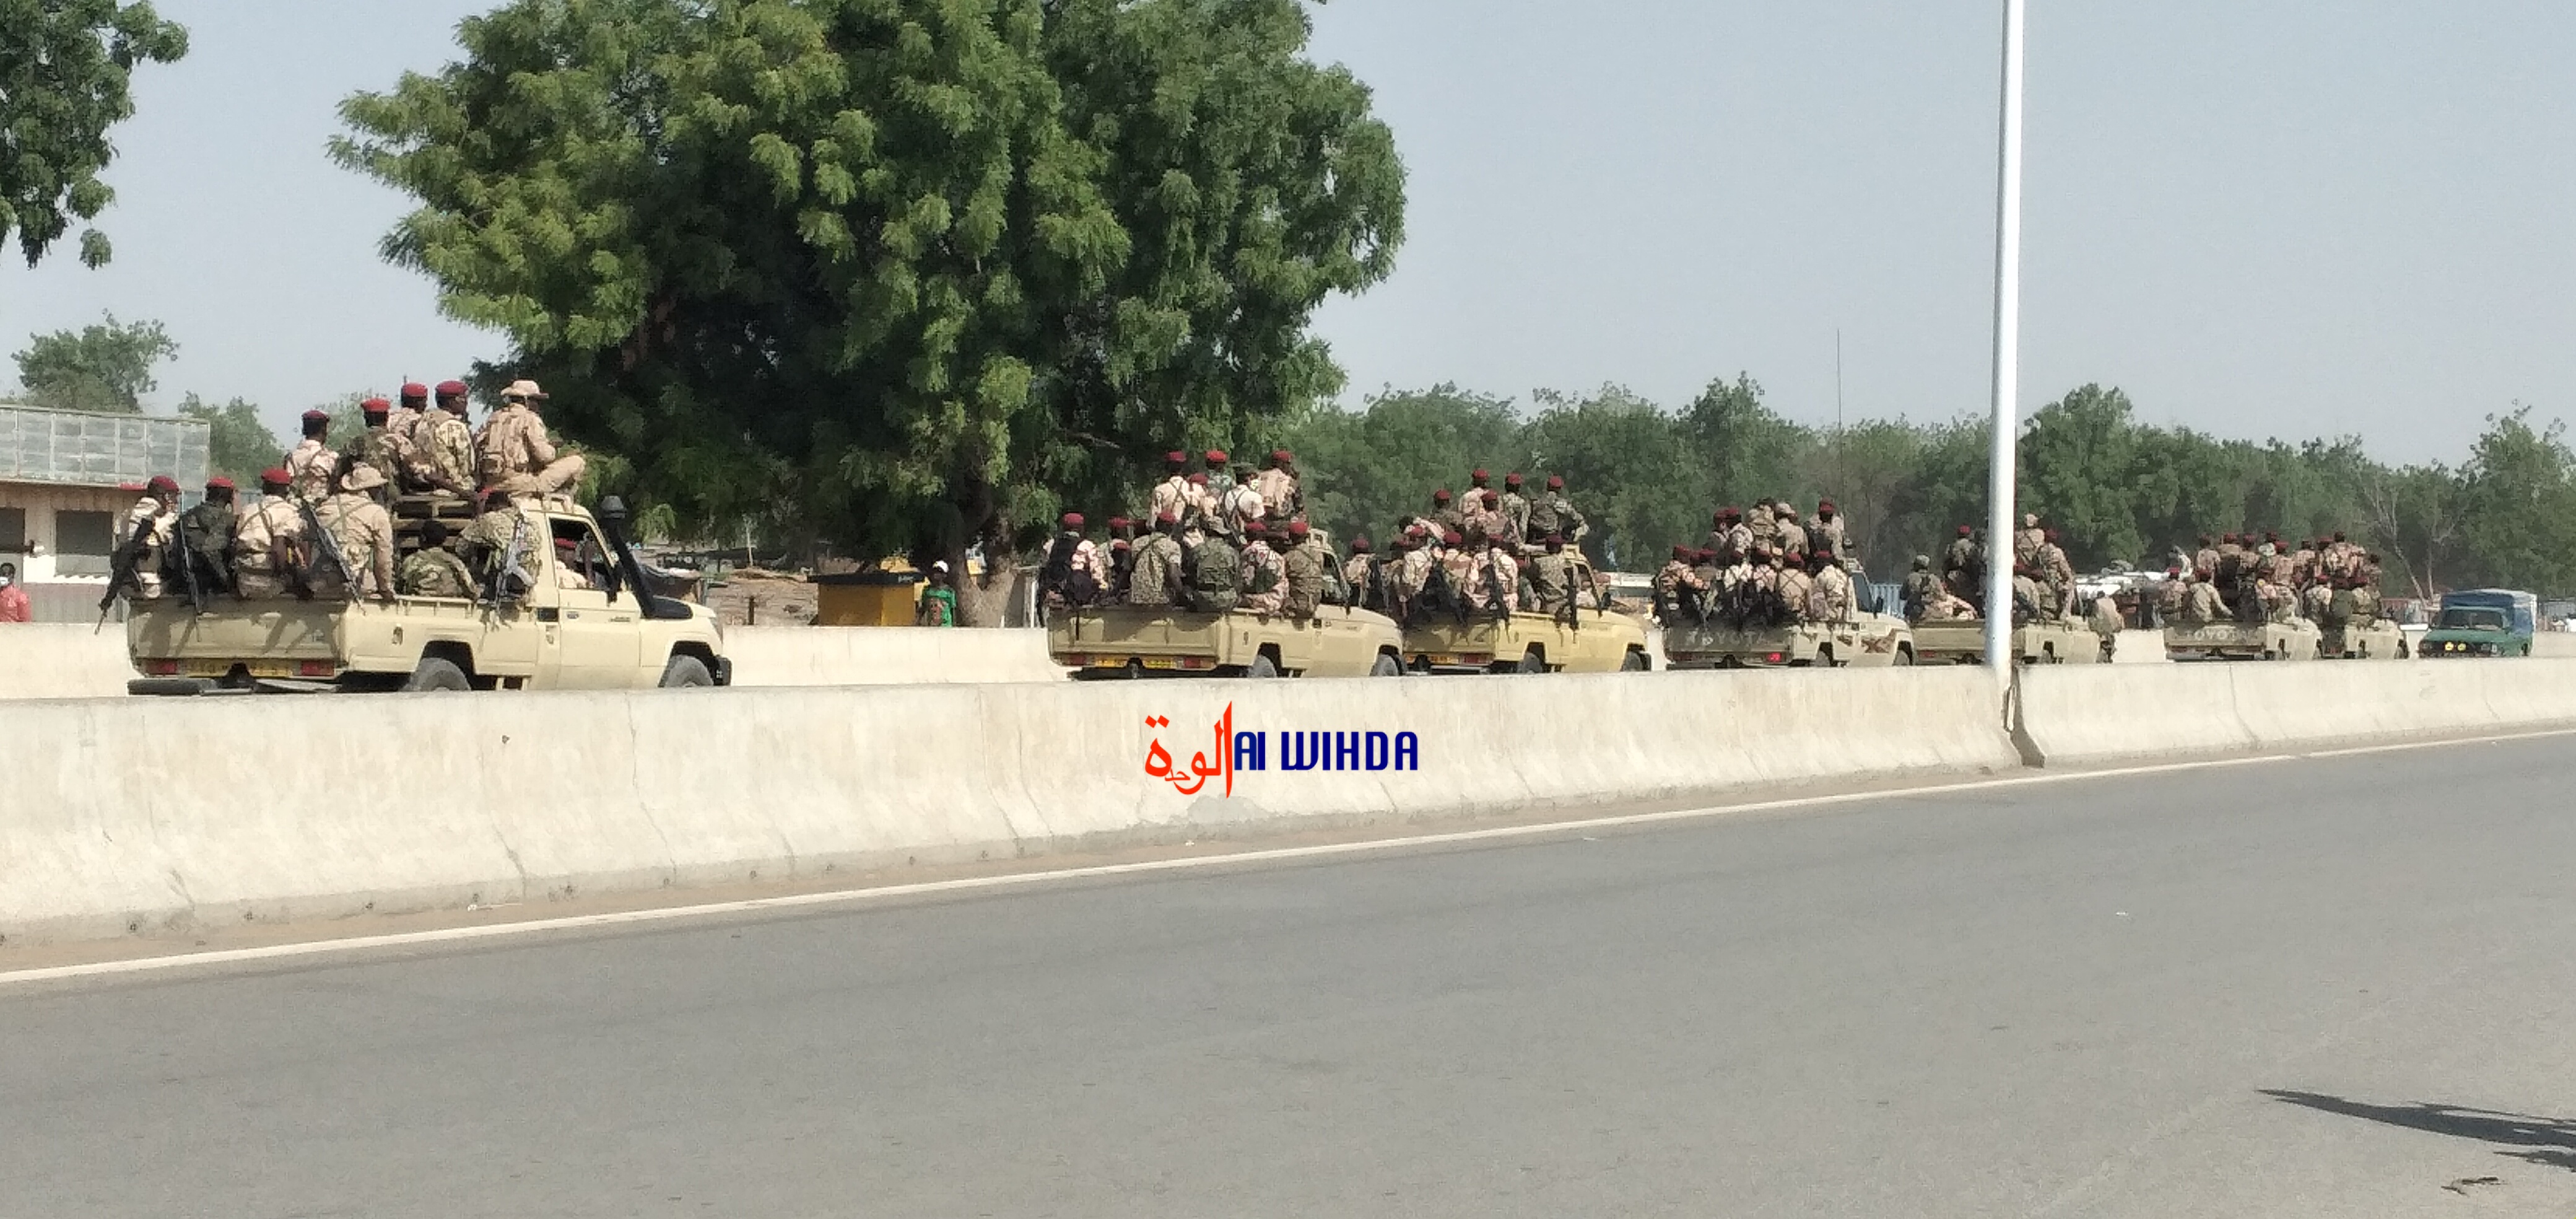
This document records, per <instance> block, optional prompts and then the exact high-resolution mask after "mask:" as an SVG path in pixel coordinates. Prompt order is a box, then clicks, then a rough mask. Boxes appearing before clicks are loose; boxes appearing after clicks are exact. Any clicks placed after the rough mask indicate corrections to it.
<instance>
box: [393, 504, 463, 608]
mask: <svg viewBox="0 0 2576 1219" xmlns="http://www.w3.org/2000/svg"><path fill="white" fill-rule="evenodd" d="M394 591H396V592H399V593H401V594H402V595H404V596H406V597H452V598H457V599H466V598H471V597H472V596H473V595H474V573H473V572H471V571H468V570H466V568H465V560H463V559H460V558H457V557H456V553H455V552H454V551H451V550H449V549H448V548H447V526H446V524H444V523H443V522H440V521H434V520H433V521H429V522H427V523H425V524H423V525H422V526H421V527H420V549H418V550H415V551H413V552H411V553H410V554H409V555H407V556H405V557H404V558H403V561H402V567H401V568H400V569H398V570H396V571H395V573H394Z"/></svg>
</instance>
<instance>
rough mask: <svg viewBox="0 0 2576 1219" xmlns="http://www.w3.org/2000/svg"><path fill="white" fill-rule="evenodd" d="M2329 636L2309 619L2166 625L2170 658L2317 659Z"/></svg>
mask: <svg viewBox="0 0 2576 1219" xmlns="http://www.w3.org/2000/svg"><path fill="white" fill-rule="evenodd" d="M2324 654H2325V637H2324V634H2323V633H2322V632H2320V631H2319V630H2318V629H2317V624H2316V623H2313V622H2310V621H2308V620H2307V619H2305V618H2293V619H2290V620H2289V621H2287V622H2199V623H2187V622H2177V623H2174V624H2173V625H2171V626H2168V627H2166V628H2165V656H2166V658H2167V659H2170V660H2315V659H2317V658H2318V657H2321V656H2323V655H2324Z"/></svg>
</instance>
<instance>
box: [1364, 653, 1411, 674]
mask: <svg viewBox="0 0 2576 1219" xmlns="http://www.w3.org/2000/svg"><path fill="white" fill-rule="evenodd" d="M1369 676H1371V677H1402V676H1404V665H1403V663H1402V662H1400V661H1398V660H1396V658H1394V657H1392V656H1389V655H1387V654H1386V653H1384V652H1380V653H1378V654H1377V663H1376V664H1373V665H1370V666H1369Z"/></svg>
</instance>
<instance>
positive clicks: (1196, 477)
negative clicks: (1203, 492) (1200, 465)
mask: <svg viewBox="0 0 2576 1219" xmlns="http://www.w3.org/2000/svg"><path fill="white" fill-rule="evenodd" d="M1190 485H1191V486H1193V487H1204V486H1206V485H1207V475H1205V474H1192V475H1190Z"/></svg>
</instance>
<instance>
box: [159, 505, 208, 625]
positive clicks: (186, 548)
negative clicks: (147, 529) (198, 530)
mask: <svg viewBox="0 0 2576 1219" xmlns="http://www.w3.org/2000/svg"><path fill="white" fill-rule="evenodd" d="M170 546H171V549H170V550H165V551H163V552H161V570H163V571H165V572H166V571H168V570H169V569H170V557H171V555H172V553H173V552H174V551H175V552H176V554H177V556H178V559H179V582H180V583H182V584H185V585H187V586H188V605H189V607H190V608H192V609H194V610H196V611H197V612H198V613H200V614H202V613H205V612H206V587H205V585H204V584H202V583H200V582H198V580H197V548H196V547H194V546H191V545H189V544H188V514H187V513H184V512H182V513H180V514H179V515H177V516H175V517H172V518H171V520H170Z"/></svg>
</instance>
